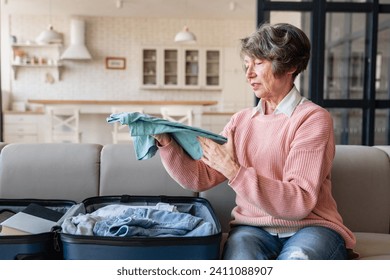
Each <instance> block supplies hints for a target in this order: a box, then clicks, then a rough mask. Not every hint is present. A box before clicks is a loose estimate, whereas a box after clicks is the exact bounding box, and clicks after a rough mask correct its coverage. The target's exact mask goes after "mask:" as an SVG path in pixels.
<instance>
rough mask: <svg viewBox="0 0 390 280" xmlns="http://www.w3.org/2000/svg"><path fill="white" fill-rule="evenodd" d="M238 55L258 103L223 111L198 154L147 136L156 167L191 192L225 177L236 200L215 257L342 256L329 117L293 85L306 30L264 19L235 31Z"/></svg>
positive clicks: (349, 241) (348, 238) (343, 234)
mask: <svg viewBox="0 0 390 280" xmlns="http://www.w3.org/2000/svg"><path fill="white" fill-rule="evenodd" d="M241 56H242V59H243V63H244V65H245V71H246V72H245V73H246V79H247V81H248V83H249V84H250V85H251V87H252V90H253V92H254V94H255V95H256V97H258V98H259V99H260V101H259V103H258V105H257V107H255V108H248V109H244V110H242V111H240V112H238V113H236V114H235V115H234V116H233V117H232V118H231V120H230V121H229V123H228V124H227V125H226V126H225V128H224V130H223V132H222V135H224V136H226V137H228V142H227V143H226V144H224V145H218V144H216V143H215V142H213V141H211V140H209V139H205V138H200V139H199V140H200V142H201V145H202V149H203V158H202V159H201V160H199V161H195V160H192V159H191V158H190V157H189V156H188V155H187V154H186V153H185V152H183V150H182V149H181V148H180V146H179V145H178V144H177V143H176V142H175V141H174V140H173V139H172V138H171V137H170V136H169V135H168V134H161V135H155V138H156V140H157V141H158V146H159V150H160V155H161V158H162V161H163V164H164V166H165V168H166V169H167V170H168V172H169V174H171V176H172V177H173V178H174V179H175V180H176V181H178V182H179V183H180V184H181V185H182V186H183V187H185V188H188V189H190V190H193V191H205V190H208V189H210V188H212V187H213V186H215V185H217V184H219V183H221V182H222V181H224V180H228V184H229V186H230V187H231V188H232V189H233V190H234V192H235V193H236V204H237V205H236V207H235V208H234V209H233V211H232V217H233V220H232V221H231V230H230V233H229V237H228V240H227V242H226V244H225V247H224V252H223V258H224V259H282V260H286V259H317V260H318V259H347V258H348V256H349V252H352V250H351V249H353V247H354V245H355V237H354V236H353V234H352V232H351V231H350V230H349V229H348V228H346V227H345V226H344V225H343V222H342V218H341V216H340V215H339V213H338V211H337V206H336V202H335V200H334V199H333V197H332V193H331V168H332V161H333V157H334V154H335V144H334V139H333V138H334V136H333V124H332V118H331V116H330V114H329V113H328V112H327V111H326V110H325V109H323V108H321V107H320V106H318V105H316V104H314V103H313V102H311V101H309V100H308V99H306V98H305V97H303V96H301V95H300V93H299V91H298V89H297V88H296V87H295V85H294V80H295V78H296V77H297V75H298V74H299V73H301V72H302V71H303V70H305V69H306V66H307V64H308V61H309V58H310V41H309V39H308V38H307V36H306V35H305V33H304V32H302V31H301V30H300V29H298V28H297V27H295V26H293V25H290V24H276V25H269V24H263V25H262V26H260V28H259V29H258V30H257V31H256V32H254V33H253V34H252V35H250V36H249V37H247V38H244V39H242V40H241Z"/></svg>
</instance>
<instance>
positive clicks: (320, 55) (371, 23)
mask: <svg viewBox="0 0 390 280" xmlns="http://www.w3.org/2000/svg"><path fill="white" fill-rule="evenodd" d="M272 11H286V12H288V11H297V12H309V13H311V15H310V16H311V27H310V28H311V30H310V40H311V43H312V57H311V60H310V65H309V69H308V71H309V73H308V74H309V75H308V77H309V93H308V96H309V98H310V99H311V100H312V101H313V102H315V103H317V104H318V105H320V106H322V107H324V108H327V109H328V108H329V109H331V108H340V109H346V108H351V109H352V108H356V109H361V110H362V112H363V113H362V139H361V143H362V145H367V146H372V145H374V142H375V139H374V136H375V111H376V109H390V99H385V100H382V99H381V100H376V98H375V93H376V89H375V83H376V73H375V72H376V55H377V48H378V44H377V39H378V20H379V14H381V13H382V14H385V13H390V5H388V4H379V0H367V2H365V3H360V2H359V3H354V2H348V1H345V2H328V1H326V0H315V1H303V2H289V1H283V2H273V1H271V0H257V18H256V26H259V25H260V24H261V23H263V22H268V21H269V20H270V12H272ZM329 12H332V13H338V12H340V13H365V14H366V29H365V36H366V37H365V38H366V40H365V42H366V44H365V59H364V69H365V70H364V80H363V91H364V92H363V98H362V99H324V71H325V63H324V62H325V61H324V60H325V35H326V13H329ZM388 91H389V94H388V96H389V98H390V87H389V89H388ZM257 102H258V100H257V99H256V100H255V103H257ZM389 115H390V114H389ZM389 123H390V117H389V119H388V120H387V125H388V126H389ZM388 128H389V127H388ZM387 131H388V135H387V144H388V145H389V144H390V132H389V129H387ZM345 141H347V139H346V140H345Z"/></svg>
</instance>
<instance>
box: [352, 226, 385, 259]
mask: <svg viewBox="0 0 390 280" xmlns="http://www.w3.org/2000/svg"><path fill="white" fill-rule="evenodd" d="M355 236H356V240H357V242H356V247H355V251H356V252H358V253H359V255H360V259H362V260H390V234H385V233H369V232H355Z"/></svg>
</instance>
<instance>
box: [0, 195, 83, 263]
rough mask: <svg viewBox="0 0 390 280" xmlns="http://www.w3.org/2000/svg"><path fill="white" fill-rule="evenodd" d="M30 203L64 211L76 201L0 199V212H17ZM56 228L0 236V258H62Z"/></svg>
mask: <svg viewBox="0 0 390 280" xmlns="http://www.w3.org/2000/svg"><path fill="white" fill-rule="evenodd" d="M30 203H36V204H39V205H42V206H45V207H48V208H50V209H53V210H57V211H59V212H61V213H64V214H65V213H66V212H67V211H68V210H69V209H70V208H71V207H72V206H73V205H75V204H76V203H75V202H74V201H69V200H44V199H0V212H2V211H11V212H13V213H17V212H19V211H22V210H23V209H24V208H26V207H27V206H28V205H29V204H30ZM58 231H59V229H58V230H56V229H53V231H52V232H47V233H40V234H31V235H9V236H0V260H15V259H16V260H23V259H27V260H53V259H63V254H62V250H61V243H60V242H59V238H58Z"/></svg>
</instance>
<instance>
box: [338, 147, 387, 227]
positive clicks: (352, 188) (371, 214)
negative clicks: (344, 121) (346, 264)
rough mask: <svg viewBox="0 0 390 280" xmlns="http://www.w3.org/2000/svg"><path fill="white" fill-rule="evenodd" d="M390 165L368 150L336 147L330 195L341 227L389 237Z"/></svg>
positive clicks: (379, 152) (379, 153)
mask: <svg viewBox="0 0 390 280" xmlns="http://www.w3.org/2000/svg"><path fill="white" fill-rule="evenodd" d="M389 170H390V162H389V158H388V156H387V154H386V153H385V152H384V151H382V150H380V149H377V148H374V147H368V146H353V145H348V146H343V145H337V146H336V156H335V159H334V163H333V169H332V192H333V195H334V197H335V199H336V202H337V205H338V209H339V212H340V214H341V216H342V217H343V220H344V223H345V224H346V225H347V226H348V227H349V228H350V229H351V230H352V231H355V232H375V233H389V221H390V172H389Z"/></svg>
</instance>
